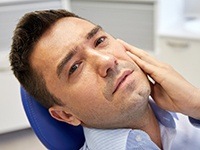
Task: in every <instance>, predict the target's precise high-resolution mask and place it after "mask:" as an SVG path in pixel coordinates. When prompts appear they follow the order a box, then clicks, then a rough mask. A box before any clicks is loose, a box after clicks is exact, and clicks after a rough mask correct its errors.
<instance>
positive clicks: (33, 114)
mask: <svg viewBox="0 0 200 150" xmlns="http://www.w3.org/2000/svg"><path fill="white" fill-rule="evenodd" d="M21 97H22V103H23V107H24V109H25V112H26V115H27V118H28V120H29V122H30V125H31V127H32V129H33V131H34V132H35V134H36V135H37V137H38V138H39V139H40V141H41V142H42V143H43V144H44V145H45V147H46V148H47V149H51V150H52V149H55V150H58V149H59V150H64V149H65V150H68V149H69V150H78V149H80V148H81V147H82V146H83V144H84V141H85V138H84V134H83V129H82V127H81V126H78V127H75V126H72V125H69V124H67V123H64V122H60V121H57V120H55V119H54V118H52V117H51V115H50V114H49V112H48V110H47V109H46V108H45V107H43V106H42V105H40V104H39V103H38V102H37V101H36V100H35V99H34V98H33V97H32V96H30V95H29V94H28V93H27V92H26V91H25V89H24V88H23V87H21Z"/></svg>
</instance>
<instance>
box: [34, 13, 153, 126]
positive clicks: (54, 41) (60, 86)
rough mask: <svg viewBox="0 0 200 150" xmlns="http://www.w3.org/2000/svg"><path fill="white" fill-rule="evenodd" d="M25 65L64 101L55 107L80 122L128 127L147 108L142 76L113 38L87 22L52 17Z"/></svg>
mask: <svg viewBox="0 0 200 150" xmlns="http://www.w3.org/2000/svg"><path fill="white" fill-rule="evenodd" d="M31 64H32V66H33V68H34V69H36V70H37V71H38V72H40V73H42V75H43V77H44V79H45V81H46V86H47V88H48V90H49V91H50V92H51V93H52V94H53V95H54V96H56V97H57V98H59V99H61V101H62V102H63V103H64V106H62V108H60V107H56V106H55V108H59V110H62V111H63V112H64V114H65V115H66V116H67V115H69V114H70V115H69V116H71V115H73V116H74V117H75V118H76V119H78V120H79V121H81V123H82V124H83V125H86V126H89V127H97V128H118V127H128V126H129V125H130V124H131V122H134V120H135V121H136V120H137V119H138V120H139V119H141V118H140V115H142V113H143V111H144V109H145V108H146V107H147V103H148V102H147V101H148V100H147V99H148V96H149V94H150V86H149V82H148V80H147V77H146V75H145V74H144V73H143V72H142V71H141V70H140V68H139V67H138V66H137V65H136V63H134V62H133V61H132V60H131V59H130V58H129V57H128V55H127V54H126V50H125V48H124V47H123V46H122V45H121V44H120V43H119V42H118V41H117V40H116V39H114V38H113V37H112V36H110V35H109V34H107V33H106V32H104V31H103V30H102V29H101V28H100V27H99V26H96V25H94V24H92V23H90V22H88V21H85V20H82V19H78V18H73V17H70V18H63V19H60V20H59V21H57V22H56V24H55V25H53V27H52V28H51V29H50V30H49V31H48V32H47V33H45V34H44V35H43V36H42V38H41V39H40V40H39V42H38V43H37V45H36V47H35V50H34V51H33V54H32V55H31ZM54 117H55V116H54ZM61 117H62V116H61ZM63 118H64V117H63ZM60 120H61V119H60ZM63 121H65V120H64V119H63ZM66 122H69V121H67V120H66ZM72 124H73V123H72Z"/></svg>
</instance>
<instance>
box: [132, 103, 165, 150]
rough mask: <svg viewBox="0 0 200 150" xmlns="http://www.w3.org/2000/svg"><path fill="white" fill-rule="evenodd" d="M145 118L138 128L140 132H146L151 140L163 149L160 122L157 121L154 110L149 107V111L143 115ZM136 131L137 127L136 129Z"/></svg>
mask: <svg viewBox="0 0 200 150" xmlns="http://www.w3.org/2000/svg"><path fill="white" fill-rule="evenodd" d="M142 118H144V119H143V120H142V121H141V122H140V124H139V126H138V127H137V128H138V129H140V130H143V131H145V132H146V133H147V134H148V135H149V136H150V138H151V140H152V141H153V142H154V143H155V144H156V145H157V146H158V147H159V148H160V149H162V142H161V135H160V127H159V123H158V120H157V119H156V117H155V115H154V113H153V110H152V109H151V107H150V106H148V109H147V111H145V113H144V114H143V117H142ZM134 129H135V127H134Z"/></svg>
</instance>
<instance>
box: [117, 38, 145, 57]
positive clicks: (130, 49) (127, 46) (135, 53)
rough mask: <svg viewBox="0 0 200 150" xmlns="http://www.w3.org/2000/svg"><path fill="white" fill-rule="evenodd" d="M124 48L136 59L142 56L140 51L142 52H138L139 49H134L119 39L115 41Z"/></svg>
mask: <svg viewBox="0 0 200 150" xmlns="http://www.w3.org/2000/svg"><path fill="white" fill-rule="evenodd" d="M117 40H118V41H119V42H120V43H121V44H122V45H123V46H124V47H125V49H126V50H127V51H130V52H131V53H133V54H134V55H136V56H137V57H139V58H140V57H141V56H142V51H143V50H140V49H139V48H137V47H134V46H132V45H130V44H128V43H126V42H124V41H122V40H120V39H117Z"/></svg>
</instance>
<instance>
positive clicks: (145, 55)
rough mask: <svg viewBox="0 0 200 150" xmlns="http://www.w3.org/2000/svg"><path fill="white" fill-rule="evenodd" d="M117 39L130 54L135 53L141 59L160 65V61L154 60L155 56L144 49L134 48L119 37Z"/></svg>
mask: <svg viewBox="0 0 200 150" xmlns="http://www.w3.org/2000/svg"><path fill="white" fill-rule="evenodd" d="M118 41H119V42H120V43H121V44H122V45H123V46H124V47H125V49H126V50H127V51H129V52H131V53H132V54H134V55H136V56H137V57H139V58H140V59H141V60H143V61H145V62H147V63H149V64H152V65H155V66H158V67H160V66H162V63H160V62H159V61H158V60H156V59H155V58H153V57H152V56H150V55H149V54H148V53H147V52H146V51H144V50H142V49H139V48H136V47H134V46H132V45H130V44H128V43H126V42H124V41H122V40H120V39H118Z"/></svg>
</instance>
